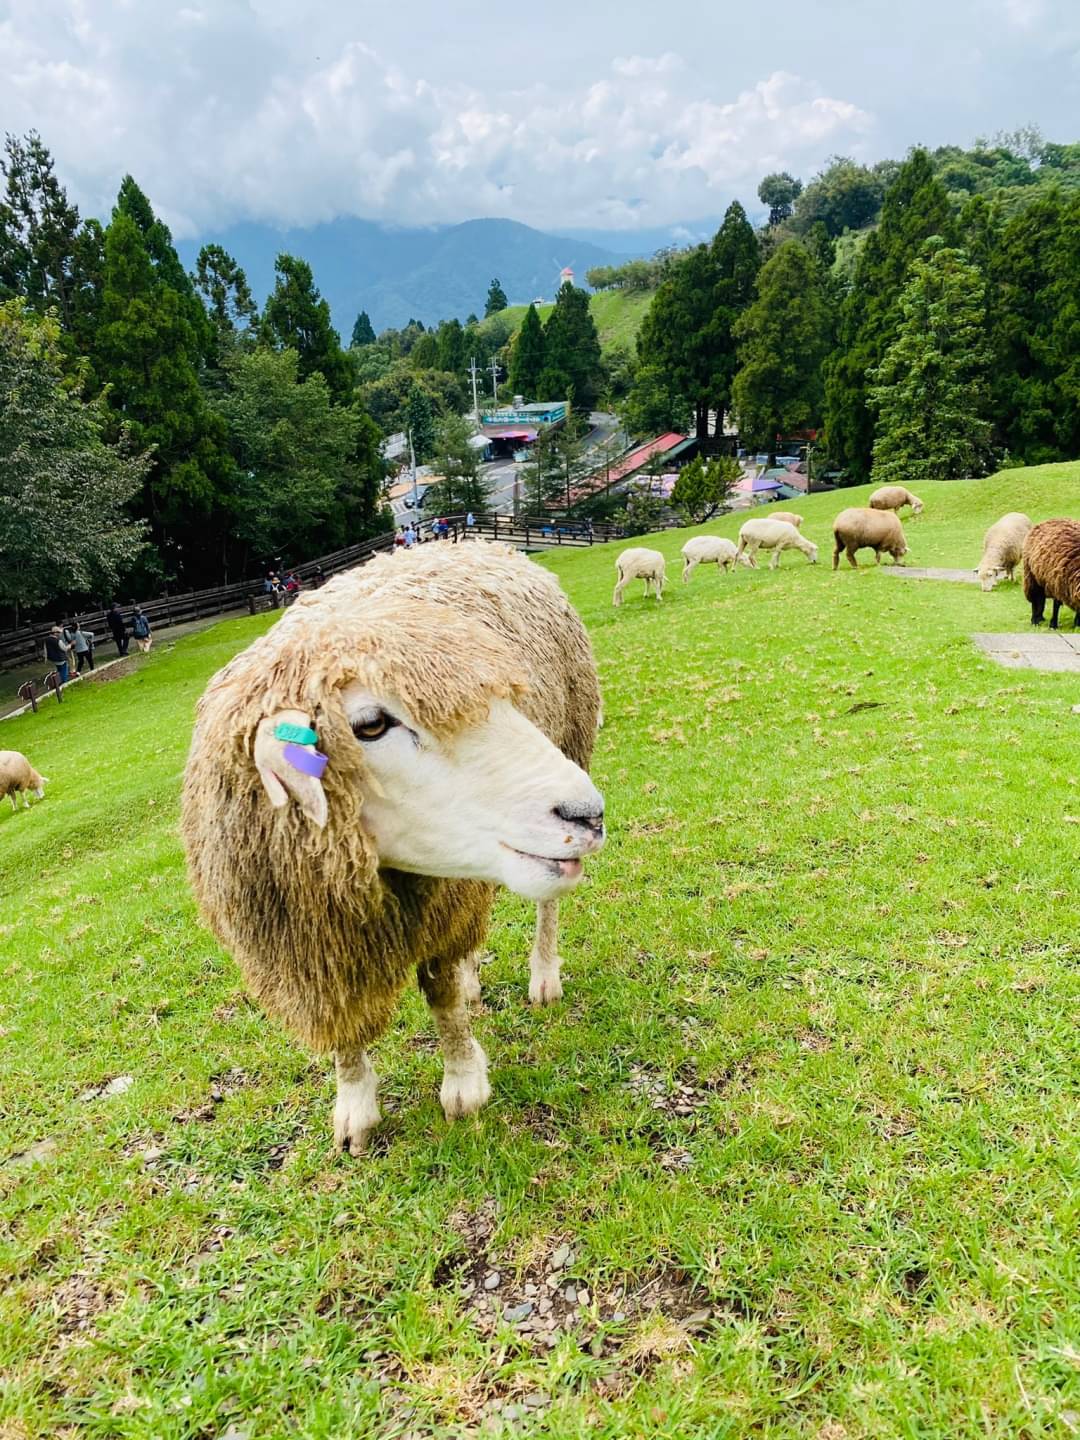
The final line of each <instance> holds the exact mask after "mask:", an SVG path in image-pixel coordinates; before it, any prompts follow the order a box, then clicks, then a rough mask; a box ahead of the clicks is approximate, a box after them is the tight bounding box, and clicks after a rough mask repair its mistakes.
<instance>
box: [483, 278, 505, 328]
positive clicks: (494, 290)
mask: <svg viewBox="0 0 1080 1440" xmlns="http://www.w3.org/2000/svg"><path fill="white" fill-rule="evenodd" d="M509 303H510V302H509V300H507V298H506V291H505V290H504V289H503V288H502V286H501V285H500V284H499V282H498V280H492V282H491V284H490V285H489V286H488V293H487V300H486V301H485V303H484V318H485V319H486V318H487V317H488V316H489V315H497V314H498V313H499V311H500V310H505V309H506V307H507V305H509Z"/></svg>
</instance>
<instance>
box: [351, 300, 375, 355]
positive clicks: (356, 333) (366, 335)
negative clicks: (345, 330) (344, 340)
mask: <svg viewBox="0 0 1080 1440" xmlns="http://www.w3.org/2000/svg"><path fill="white" fill-rule="evenodd" d="M374 343H375V330H374V327H373V326H372V323H371V320H370V319H369V318H368V313H367V311H366V310H361V311H360V314H359V315H357V317H356V321H355V323H354V325H353V327H352V341H351V344H352V347H353V349H354V350H359V349H360V348H361V347H362V346H364V345H374Z"/></svg>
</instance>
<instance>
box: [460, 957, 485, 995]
mask: <svg viewBox="0 0 1080 1440" xmlns="http://www.w3.org/2000/svg"><path fill="white" fill-rule="evenodd" d="M481 953H482V952H481V951H479V950H474V951H473V952H472V954H471V955H466V956H465V958H464V960H462V961H461V962H460V964H461V998H462V999H463V1000H464V1001H465V1004H466V1005H479V1003H480V956H481Z"/></svg>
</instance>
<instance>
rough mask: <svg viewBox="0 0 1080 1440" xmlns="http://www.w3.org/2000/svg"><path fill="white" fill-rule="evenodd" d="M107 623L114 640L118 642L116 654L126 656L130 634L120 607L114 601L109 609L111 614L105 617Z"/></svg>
mask: <svg viewBox="0 0 1080 1440" xmlns="http://www.w3.org/2000/svg"><path fill="white" fill-rule="evenodd" d="M105 623H106V625H108V627H109V629H110V631H111V632H112V638H113V639H114V640H115V641H116V653H117V654H118V655H126V654H127V653H128V644H129V639H128V632H127V625H126V623H125V621H124V616H123V614H122V613H121V610H120V606H119V605H118V604H117V603H116V601H115V600H114V601H113V603H112V605H110V607H109V613H108V614H107V615H106V616H105Z"/></svg>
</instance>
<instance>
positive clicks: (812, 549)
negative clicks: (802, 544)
mask: <svg viewBox="0 0 1080 1440" xmlns="http://www.w3.org/2000/svg"><path fill="white" fill-rule="evenodd" d="M806 554H807V558H808V559H809V561H810V564H811V565H816V564H817V546H816V545H815V544H814V543H813V541H810V543H809V544H808V545H807V547H806Z"/></svg>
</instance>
